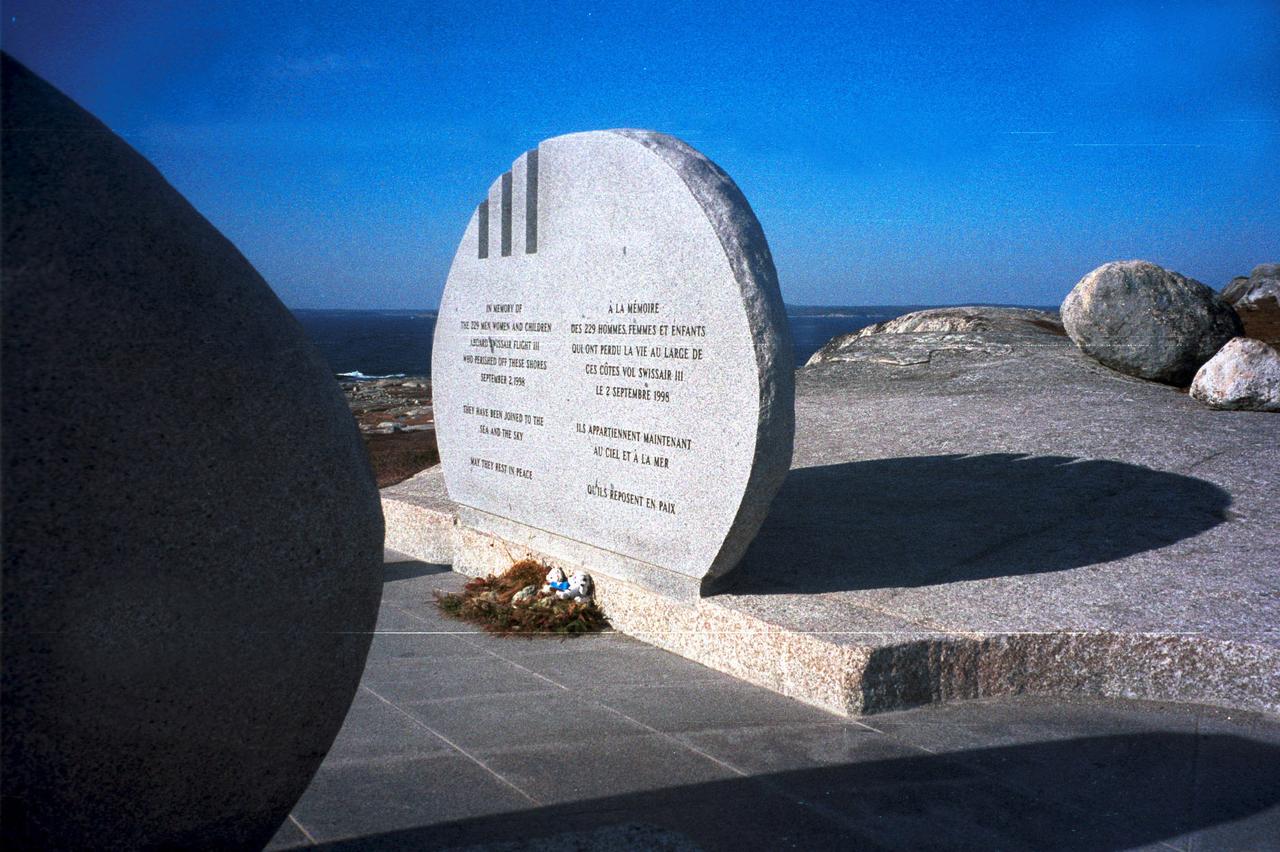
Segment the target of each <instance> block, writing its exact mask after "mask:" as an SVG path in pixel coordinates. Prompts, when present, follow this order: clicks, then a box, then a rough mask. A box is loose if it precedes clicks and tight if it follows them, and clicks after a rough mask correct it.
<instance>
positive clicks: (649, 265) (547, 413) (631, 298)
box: [432, 130, 794, 589]
mask: <svg viewBox="0 0 1280 852" xmlns="http://www.w3.org/2000/svg"><path fill="white" fill-rule="evenodd" d="M791 357H792V356H791V344H790V335H789V331H788V329H787V324H786V319H785V314H784V311H783V306H782V298H781V294H780V292H779V290H778V282H777V274H776V272H775V271H774V267H773V261H772V258H771V256H770V253H769V247H768V245H767V243H766V242H765V238H764V233H763V231H762V230H761V228H760V225H759V223H758V222H757V221H756V218H755V216H754V214H753V213H752V212H751V208H750V206H749V205H748V204H747V202H746V199H745V198H743V196H742V193H741V192H740V191H739V190H738V188H737V187H736V186H735V185H734V183H733V181H731V180H730V179H729V177H728V176H727V175H726V174H725V173H724V172H723V171H721V170H720V169H719V168H718V167H717V166H716V165H715V164H714V163H712V162H711V161H710V160H708V159H707V158H706V157H704V156H702V155H701V154H699V153H698V152H697V151H695V150H693V149H692V148H690V147H689V146H688V145H686V144H684V143H683V142H681V141H679V140H677V139H674V138H672V137H670V136H664V135H662V134H659V133H652V132H649V131H639V130H614V131H601V132H591V133H575V134H571V135H568V136H559V137H556V138H554V139H548V140H546V141H544V142H542V143H541V144H540V145H539V146H538V148H537V149H536V150H534V151H530V152H528V153H527V154H525V155H522V156H521V157H520V158H519V159H518V160H516V162H515V163H514V165H513V167H512V169H511V171H510V172H507V173H506V174H503V175H502V176H500V177H499V178H498V179H497V180H496V181H494V183H493V186H492V187H491V189H490V191H489V194H488V197H487V199H486V200H485V201H483V202H482V203H481V204H480V205H479V207H478V208H477V210H476V212H475V214H474V215H473V216H472V218H471V222H470V224H469V225H468V227H467V231H466V234H465V236H464V237H463V239H462V243H461V246H460V247H459V249H458V252H457V255H456V256H455V258H454V262H453V266H452V268H451V270H450V272H449V280H448V283H447V285H446V288H445V292H444V296H443V298H442V300H441V305H440V314H439V320H438V322H437V325H436V334H435V342H434V349H433V354H432V372H433V383H434V392H435V410H436V425H437V435H438V438H439V442H440V455H441V459H442V463H443V466H444V475H445V481H446V483H447V485H448V488H449V494H450V496H451V497H452V498H453V499H454V500H456V501H457V502H458V503H459V504H460V506H461V507H462V511H463V512H464V513H467V512H470V513H471V514H470V515H469V516H468V518H467V520H468V522H469V523H470V524H472V525H473V526H475V527H476V528H479V529H483V530H485V531H487V532H490V533H492V534H494V535H497V536H499V537H501V538H505V539H506V540H508V541H514V542H517V543H520V544H528V545H530V546H535V545H536V547H537V549H538V550H539V551H540V552H542V553H547V554H550V555H552V556H554V557H556V558H557V559H558V560H562V561H565V562H566V563H568V564H574V565H580V566H589V567H590V568H591V570H592V571H601V572H605V573H612V574H613V576H618V577H623V578H626V579H631V580H635V581H637V582H642V583H647V584H649V585H650V586H654V585H658V586H662V585H664V584H666V585H674V586H682V587H683V588H685V589H687V588H689V584H693V587H694V588H696V587H697V584H699V583H701V581H702V580H703V579H704V578H708V577H714V576H718V575H721V574H724V573H725V572H727V571H728V570H730V569H731V568H732V567H733V566H734V565H735V564H736V563H737V561H738V559H739V557H740V556H741V555H742V553H743V551H744V550H745V548H746V546H747V544H748V543H749V542H750V541H751V538H752V537H753V536H754V535H755V532H756V530H757V529H758V527H759V525H760V523H761V521H762V520H763V519H764V516H765V513H766V511H767V509H768V506H769V503H770V501H771V500H772V498H773V495H774V493H775V492H776V491H777V488H778V486H779V485H780V484H781V482H782V479H783V477H784V476H785V475H786V471H787V468H788V466H789V464H790V460H791V445H792V438H793V433H794V375H793V372H794V371H793V367H792V364H791V361H790V358H791Z"/></svg>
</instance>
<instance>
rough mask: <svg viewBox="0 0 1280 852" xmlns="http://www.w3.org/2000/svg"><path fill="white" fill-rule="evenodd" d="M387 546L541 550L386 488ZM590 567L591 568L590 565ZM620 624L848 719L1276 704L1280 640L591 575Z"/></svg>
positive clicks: (475, 551)
mask: <svg viewBox="0 0 1280 852" xmlns="http://www.w3.org/2000/svg"><path fill="white" fill-rule="evenodd" d="M382 508H383V515H384V517H385V519H386V541H385V544H386V547H387V548H389V549H391V550H395V551H399V552H400V553H403V554H405V555H406V556H410V557H412V558H414V559H418V560H421V561H423V562H428V563H432V564H441V565H450V566H452V567H453V569H454V570H455V571H458V572H459V573H463V574H466V575H468V576H484V575H486V574H489V573H500V572H501V571H503V570H505V569H506V568H507V567H508V566H510V565H511V564H512V563H513V562H514V561H516V560H518V559H522V558H526V557H530V558H535V559H536V558H539V557H540V554H538V553H536V552H534V551H531V550H529V549H527V548H523V547H521V546H519V545H516V544H513V543H511V542H507V541H503V540H499V539H496V538H495V537H493V536H490V535H488V534H486V533H483V532H479V531H477V530H473V529H470V528H468V527H465V526H463V525H460V524H459V523H458V521H457V517H456V515H454V514H453V513H451V512H449V511H445V510H443V509H441V508H440V507H438V506H434V505H424V504H423V503H420V502H414V501H413V500H411V499H405V498H404V497H403V496H400V495H392V494H388V493H386V492H384V493H383V496H382ZM586 568H587V570H588V571H590V570H591V568H590V566H586ZM593 577H594V579H595V581H596V600H597V602H598V603H599V604H600V607H601V608H602V609H603V610H604V612H605V614H606V615H607V616H608V618H609V620H610V622H611V623H612V624H613V626H614V628H615V629H617V630H618V631H619V632H621V633H624V634H627V635H629V636H632V637H634V638H636V639H639V640H640V641H642V642H645V643H647V644H650V645H653V646H655V647H658V648H662V649H663V650H666V651H670V652H672V653H675V654H678V655H680V656H682V657H685V658H687V659H690V660H693V661H694V662H697V663H701V664H702V665H705V666H707V667H709V668H712V669H715V670H717V671H720V672H723V673H725V674H728V675H731V676H733V677H736V678H739V679H741V680H744V681H747V682H748V683H752V684H755V685H757V686H761V687H764V688H766V689H770V690H772V691H774V692H777V693H779V694H781V695H785V696H787V697H789V698H793V699H796V700H799V701H802V702H804V703H806V704H810V705H813V706H816V707H819V708H821V709H824V710H827V711H829V712H832V713H836V714H839V715H844V716H862V715H869V714H873V713H881V712H887V711H892V710H903V709H907V708H910V707H917V706H921V705H925V704H932V703H937V702H942V701H951V700H959V699H974V698H993V697H1004V696H1011V695H1050V696H1060V697H1070V698H1131V699H1141V700H1149V701H1168V702H1178V703H1191V704H1209V705H1215V706H1221V707H1227V708H1232V709H1239V710H1248V711H1258V712H1266V713H1280V650H1277V649H1272V648H1269V647H1266V646H1261V645H1254V644H1250V643H1244V642H1232V641H1227V640H1221V639H1216V638H1210V637H1205V636H1201V635H1196V634H1177V633H1129V632H1119V631H1052V632H1038V633H1012V634H1011V633H952V632H937V631H928V630H924V629H922V630H921V631H920V632H919V633H912V634H909V635H903V634H901V633H890V632H886V633H871V634H858V637H856V638H854V637H850V636H840V637H838V638H834V637H831V636H830V634H810V633H804V632H801V631H796V630H791V629H787V628H784V627H782V626H779V625H776V624H771V623H769V622H767V621H765V620H763V619H760V618H757V617H755V616H753V615H751V614H749V613H746V612H742V611H740V610H737V609H734V608H732V607H729V606H726V605H724V604H721V603H718V602H717V601H716V600H715V598H714V597H712V598H701V599H698V600H696V601H678V600H673V599H671V598H668V597H665V596H663V595H660V594H658V593H655V592H651V591H649V590H646V589H643V588H641V587H639V586H636V585H634V584H631V583H628V582H625V581H622V580H616V579H614V578H611V577H608V576H605V575H602V574H600V573H598V572H594V573H593Z"/></svg>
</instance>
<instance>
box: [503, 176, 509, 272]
mask: <svg viewBox="0 0 1280 852" xmlns="http://www.w3.org/2000/svg"><path fill="white" fill-rule="evenodd" d="M502 256H503V257H510V256H511V172H503V174H502Z"/></svg>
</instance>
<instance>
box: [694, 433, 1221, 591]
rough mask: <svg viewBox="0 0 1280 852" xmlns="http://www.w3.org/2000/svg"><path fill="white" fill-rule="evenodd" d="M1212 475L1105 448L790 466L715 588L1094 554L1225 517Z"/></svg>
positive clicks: (979, 575)
mask: <svg viewBox="0 0 1280 852" xmlns="http://www.w3.org/2000/svg"><path fill="white" fill-rule="evenodd" d="M1230 504H1231V497H1230V495H1229V494H1227V492H1226V491H1223V490H1222V489H1221V488H1219V487H1218V486H1216V485H1213V484H1211V483H1209V482H1205V481H1204V480H1201V479H1195V478H1193V477H1189V476H1182V475H1179V474H1175V473H1166V472H1163V471H1158V470H1152V469H1150V468H1146V467H1139V466H1137V465H1132V464H1125V463H1123V462H1116V461H1095V460H1085V459H1074V458H1068V457H1063V456H1019V455H1012V454H992V455H982V456H959V455H950V456H917V457H909V458H893V459H878V460H874V461H863V462H849V463H845V464H837V465H828V466H824V467H810V468H800V469H797V470H792V471H791V472H790V474H788V476H787V480H786V482H785V483H784V484H783V486H782V488H781V490H780V491H779V492H778V496H777V497H776V498H775V499H774V501H773V505H772V507H771V509H770V512H769V516H768V517H767V518H766V519H765V522H764V524H763V526H762V527H761V529H760V533H759V534H758V535H757V536H756V538H755V540H754V541H753V542H752V544H751V547H750V548H749V549H748V550H747V553H746V555H745V556H744V557H743V560H742V562H741V564H740V565H739V566H738V568H737V569H736V570H735V571H733V572H732V573H731V574H730V575H729V576H728V577H727V578H726V583H725V584H724V586H723V587H722V588H717V589H714V591H732V592H734V593H739V594H771V593H772V594H777V593H813V592H833V591H853V590H857V589H875V588H884V587H908V586H929V585H935V584H941V583H950V582H957V581H962V580H978V579H984V578H989V577H1005V576H1013V575H1019V574H1036V573H1041V572H1045V571H1062V570H1065V569H1068V568H1079V567H1081V566H1085V565H1095V564H1098V563H1102V562H1107V561H1110V560H1113V559H1119V558H1121V557H1124V556H1129V555H1132V554H1135V553H1142V552H1144V551H1149V550H1155V549H1157V548H1160V547H1164V546H1166V545H1169V544H1172V543H1173V542H1176V541H1180V540H1182V539H1185V538H1189V537H1191V536H1194V535H1197V534H1198V533H1201V532H1204V531H1205V530H1207V529H1210V528H1212V527H1214V526H1215V525H1217V524H1220V523H1222V522H1223V521H1224V520H1226V519H1227V517H1228V514H1227V507H1228V506H1229V505H1230Z"/></svg>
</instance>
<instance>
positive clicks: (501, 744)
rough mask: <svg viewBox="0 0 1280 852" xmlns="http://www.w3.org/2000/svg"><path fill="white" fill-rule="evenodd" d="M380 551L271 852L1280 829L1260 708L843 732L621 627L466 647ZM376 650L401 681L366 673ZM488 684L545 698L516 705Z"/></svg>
mask: <svg viewBox="0 0 1280 852" xmlns="http://www.w3.org/2000/svg"><path fill="white" fill-rule="evenodd" d="M393 559H395V560H396V561H392V562H389V563H388V565H387V580H386V583H385V584H384V595H383V604H382V608H383V610H384V612H383V616H384V621H385V623H388V624H392V625H394V627H393V628H389V629H388V630H386V631H383V630H381V629H380V630H379V631H378V632H376V633H375V635H374V638H373V645H374V647H375V648H382V649H383V650H382V651H381V652H375V653H374V654H372V655H371V657H370V663H369V667H368V670H367V671H366V676H365V679H364V681H363V682H362V684H361V689H360V692H359V694H358V697H357V699H356V701H355V702H354V703H353V705H352V707H351V710H350V712H349V713H348V715H347V719H346V722H345V724H344V726H343V728H342V731H341V732H340V733H339V735H338V739H337V741H336V742H335V743H334V746H333V748H332V750H331V751H330V752H329V754H328V756H327V757H326V758H325V761H324V763H323V764H322V766H321V768H320V770H319V772H318V773H317V775H316V777H315V778H314V779H313V781H312V783H311V786H310V787H309V788H308V790H307V792H306V793H305V794H304V795H303V797H302V799H301V800H300V801H299V802H298V803H297V805H296V806H295V807H294V809H293V812H292V814H291V815H290V817H289V820H288V821H287V822H285V823H284V825H282V826H281V827H280V830H279V832H278V833H277V835H276V837H275V839H274V840H273V841H272V843H271V845H270V847H269V848H272V849H296V848H308V847H318V848H321V849H330V850H382V849H453V850H486V852H497V851H498V850H510V851H511V852H515V850H521V852H532V850H544V852H553V850H554V852H568V850H584V849H599V850H632V849H645V850H681V852H687V850H735V852H737V850H743V849H805V850H825V849H850V848H857V849H908V848H909V849H918V848H933V849H1006V850H1021V849H1027V850H1031V849H1035V850H1041V849H1064V850H1086V849H1088V850H1097V849H1160V850H1169V849H1226V850H1231V849H1265V848H1274V838H1275V837H1277V836H1280V719H1277V718H1276V717H1275V716H1273V715H1268V714H1265V713H1247V712H1240V711H1232V710H1224V709H1220V708H1212V707H1204V706H1193V705H1185V704H1157V703H1150V702H1137V701H1125V700H1110V699H1103V700H1080V699H1046V698H1040V697H1020V698H1004V697H1002V698H986V699H979V700H973V701H962V702H952V703H946V704H935V705H931V706H926V707H920V708H916V709H912V710H906V711H898V712H887V713H882V714H878V715H876V716H872V717H865V718H863V719H851V718H848V717H846V716H842V715H837V714H833V713H830V712H826V711H823V710H820V709H818V708H814V707H812V706H809V705H806V704H804V703H802V702H798V701H795V700H792V699H787V698H784V697H782V696H779V695H777V694H775V693H773V692H770V691H768V690H766V689H763V688H761V687H757V686H752V685H750V684H747V683H744V682H741V681H737V680H734V679H732V678H729V677H727V676H725V675H723V674H721V673H719V672H715V671H712V670H711V669H708V668H706V667H705V666H702V665H699V664H698V663H694V662H691V661H689V660H687V659H684V658H682V657H679V656H677V655H675V654H671V653H668V652H665V651H660V650H657V649H654V648H652V647H648V646H646V645H644V644H642V643H640V642H638V641H636V640H635V639H632V638H630V637H628V636H625V635H622V634H620V633H616V632H610V633H605V634H600V635H597V636H593V637H587V638H582V639H575V640H569V641H562V640H559V639H553V638H546V637H543V638H538V639H534V640H527V639H504V638H499V637H495V636H491V635H488V634H484V633H480V632H476V631H474V630H472V629H471V628H470V627H469V626H468V625H465V624H463V623H461V622H457V621H454V620H452V619H449V618H446V617H444V616H443V615H441V614H440V613H439V612H438V610H437V609H436V608H435V606H434V603H433V592H434V591H435V590H436V589H444V590H456V589H457V588H459V587H460V586H461V585H462V583H463V582H465V580H466V578H465V577H463V576H461V575H458V574H454V573H451V572H446V571H440V570H439V569H438V568H436V567H432V566H429V565H426V564H423V563H416V562H413V561H406V560H403V559H401V558H400V557H393ZM406 618H407V619H409V620H412V621H414V622H416V623H417V625H418V628H419V629H417V630H416V631H409V630H405V629H403V627H402V624H403V623H404V622H403V620H404V619H406ZM441 639H443V640H447V641H438V640H441ZM386 640H391V643H392V644H389V645H388V644H384V642H385V641H386ZM407 640H413V641H414V643H415V644H404V643H405V642H406V641H407ZM406 651H409V652H412V653H411V654H410V655H408V656H403V657H401V656H399V654H400V653H402V652H406ZM388 658H393V659H399V660H405V661H409V662H408V665H409V666H410V668H406V669H405V670H403V671H401V672H400V674H405V675H409V676H407V677H404V678H400V679H397V680H395V681H394V682H392V683H391V684H388V682H386V681H385V680H380V679H379V678H380V677H381V676H382V674H383V672H381V671H380V670H379V667H378V666H379V660H385V659H388ZM472 667H475V668H476V669H477V670H480V669H481V668H483V670H484V672H485V674H484V675H483V676H482V677H480V678H479V680H480V681H481V682H482V684H481V688H478V689H473V688H471V687H470V686H468V685H466V681H467V680H468V679H469V672H470V671H471V668H472ZM502 671H506V672H507V673H508V674H509V676H510V678H511V679H512V681H513V682H515V683H517V684H519V685H521V686H522V687H523V686H524V685H527V683H528V680H529V679H530V678H532V679H533V680H534V681H536V682H537V683H539V684H541V685H542V687H540V688H538V689H536V690H534V691H531V692H527V693H523V694H521V700H513V698H514V696H515V695H517V693H514V692H512V691H510V690H505V689H503V688H501V687H500V686H498V683H497V681H498V680H499V679H500V673H501V672H502ZM646 674H647V680H648V682H649V683H651V684H653V686H652V687H645V686H644V685H643V681H644V680H645V676H646ZM389 686H390V687H394V690H395V692H394V694H390V689H389ZM605 717H611V718H612V719H614V720H616V721H615V722H612V723H601V722H600V720H601V719H602V718H605ZM557 723H558V724H557Z"/></svg>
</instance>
